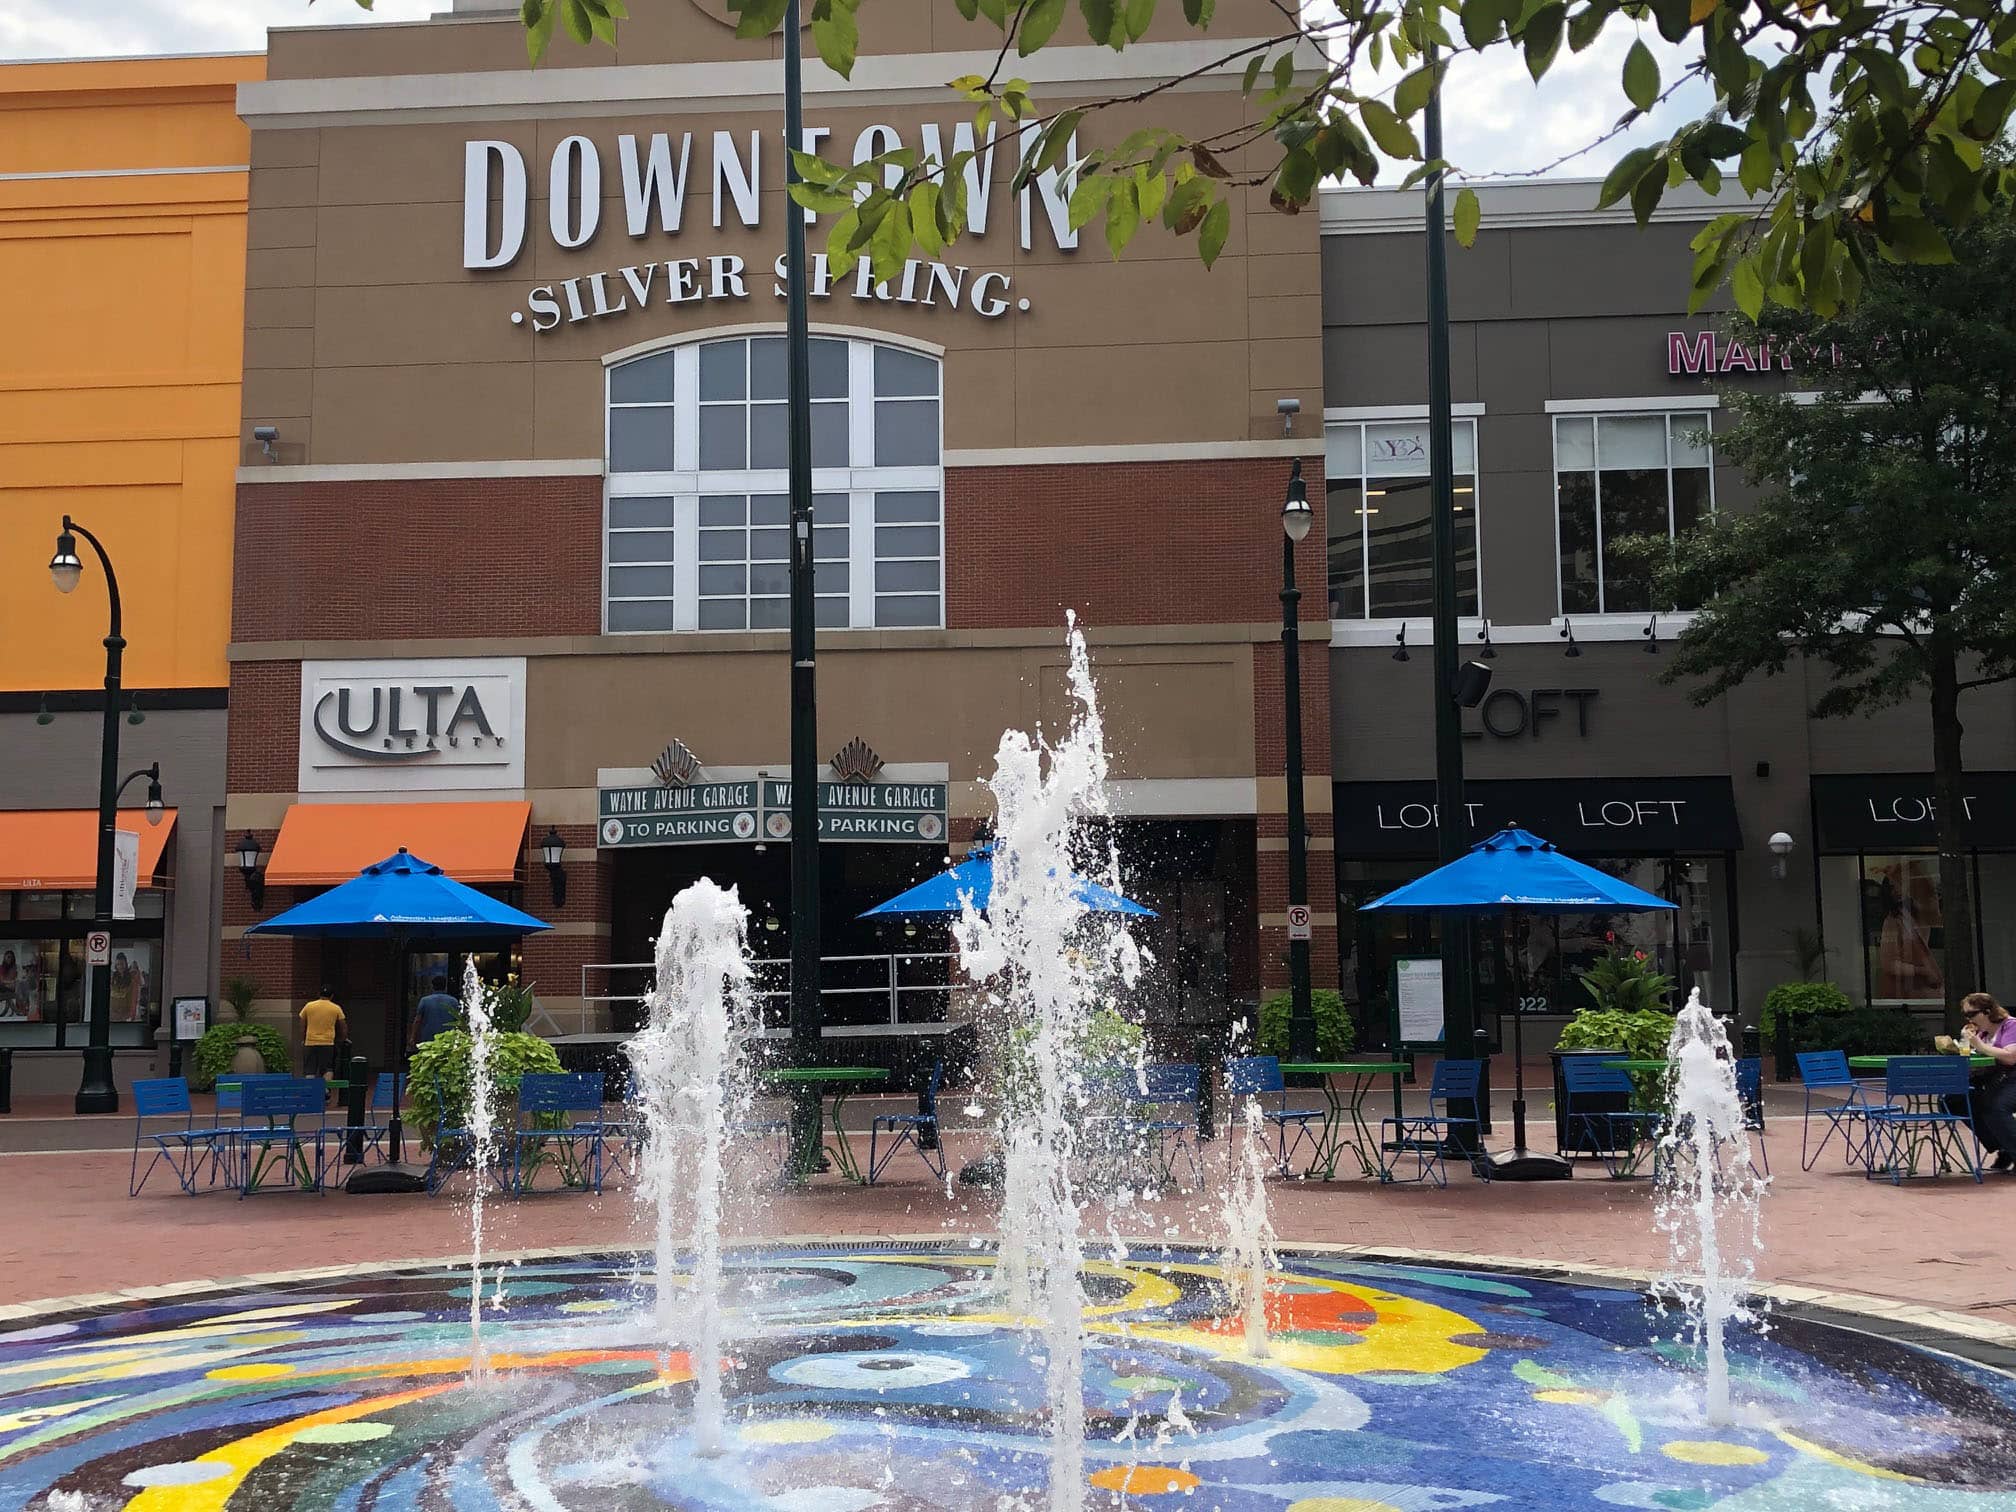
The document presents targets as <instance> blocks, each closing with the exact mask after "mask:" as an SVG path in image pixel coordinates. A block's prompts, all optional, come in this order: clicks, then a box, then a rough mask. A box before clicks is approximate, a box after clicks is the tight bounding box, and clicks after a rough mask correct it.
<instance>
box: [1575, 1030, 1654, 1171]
mask: <svg viewBox="0 0 2016 1512" xmlns="http://www.w3.org/2000/svg"><path fill="white" fill-rule="evenodd" d="M1561 1075H1562V1081H1563V1084H1564V1086H1565V1088H1566V1091H1567V1098H1566V1101H1565V1104H1564V1106H1563V1108H1562V1123H1563V1125H1564V1126H1565V1130H1566V1133H1567V1135H1568V1143H1567V1145H1566V1147H1565V1148H1563V1149H1562V1150H1561V1151H1560V1152H1559V1153H1560V1154H1562V1155H1566V1156H1570V1157H1577V1156H1583V1155H1593V1156H1595V1157H1596V1158H1597V1159H1599V1160H1601V1161H1602V1162H1603V1168H1604V1170H1606V1171H1608V1172H1609V1173H1610V1176H1611V1179H1612V1180H1620V1179H1622V1178H1624V1177H1626V1176H1631V1175H1635V1174H1636V1173H1637V1170H1638V1166H1639V1164H1640V1162H1642V1161H1643V1160H1644V1158H1645V1152H1646V1151H1647V1150H1648V1149H1649V1148H1651V1147H1652V1143H1653V1140H1654V1138H1655V1136H1656V1135H1657V1133H1658V1128H1659V1121H1660V1120H1659V1115H1658V1114H1656V1113H1645V1112H1641V1111H1639V1110H1637V1109H1634V1108H1631V1107H1629V1106H1628V1103H1629V1100H1630V1099H1631V1097H1632V1096H1633V1095H1634V1093H1635V1091H1636V1088H1635V1087H1634V1086H1633V1084H1632V1081H1631V1073H1630V1072H1628V1071H1625V1070H1622V1069H1620V1068H1618V1067H1615V1066H1606V1065H1604V1064H1603V1062H1602V1061H1600V1060H1597V1059H1595V1058H1593V1057H1586V1056H1579V1055H1570V1056H1566V1057H1564V1058H1563V1059H1562V1061H1561ZM1620 1095H1621V1096H1622V1097H1623V1098H1624V1099H1625V1102H1626V1104H1627V1106H1625V1107H1623V1108H1618V1107H1616V1106H1615V1103H1616V1101H1617V1099H1618V1097H1619V1096H1620ZM1592 1102H1600V1103H1601V1104H1602V1105H1603V1106H1600V1107H1592V1106H1591V1103H1592Z"/></svg>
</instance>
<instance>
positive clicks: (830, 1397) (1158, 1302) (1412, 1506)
mask: <svg viewBox="0 0 2016 1512" xmlns="http://www.w3.org/2000/svg"><path fill="white" fill-rule="evenodd" d="M994 1259H995V1257H994V1253H993V1251H992V1249H991V1248H981V1247H976V1246H973V1245H972V1242H971V1241H966V1240H959V1239H952V1240H947V1241H945V1242H943V1243H939V1244H935V1245H926V1244H921V1243H914V1244H913V1243H905V1244H899V1243H889V1244H845V1243H834V1244H808V1245H792V1246H783V1245H764V1246H752V1247H747V1248H732V1249H730V1250H729V1251H728V1253H727V1255H726V1257H725V1263H724V1266H723V1286H722V1300H723V1305H724V1307H723V1316H722V1338H723V1346H722V1347H723V1369H722V1376H721V1380H722V1393H723V1403H722V1423H723V1428H724V1430H725V1433H726V1438H727V1444H726V1452H725V1453H723V1454H720V1455H716V1456H708V1455H704V1454H701V1453H698V1452H696V1450H697V1449H698V1447H699V1446H698V1445H696V1442H695V1438H694V1423H695V1416H694V1407H695V1372H694V1370H693V1369H692V1361H691V1360H690V1359H689V1358H688V1357H687V1356H685V1355H683V1354H678V1353H675V1354H672V1355H671V1356H669V1357H668V1356H667V1355H666V1353H665V1350H664V1345H663V1337H664V1336H663V1331H662V1328H661V1327H660V1326H659V1325H658V1323H657V1322H656V1321H655V1315H654V1308H655V1297H656V1295H657V1282H658V1278H656V1277H654V1276H653V1275H651V1274H650V1273H649V1260H648V1257H641V1256H638V1255H634V1254H627V1253H623V1254H582V1255H575V1256H567V1257H563V1258H549V1259H541V1260H527V1261H525V1262H522V1263H518V1264H514V1265H511V1266H510V1267H508V1268H507V1270H506V1271H505V1273H504V1274H503V1276H502V1280H501V1287H502V1292H503V1297H504V1305H503V1307H502V1308H501V1309H496V1310H487V1309H486V1311H487V1316H486V1321H485V1328H484V1343H485V1347H486V1350H487V1352H488V1355H489V1365H490V1371H491V1374H490V1375H489V1377H488V1378H487V1379H483V1380H480V1381H477V1380H472V1378H471V1376H470V1373H469V1365H470V1360H469V1326H468V1284H469V1279H468V1272H467V1270H466V1269H464V1268H460V1267H457V1266H455V1265H453V1264H451V1263H448V1262H443V1263H442V1264H440V1265H438V1266H432V1267H427V1268H415V1269H388V1268H383V1267H373V1268H368V1269H364V1270H360V1271H359V1272H358V1273H356V1274H351V1275H346V1276H343V1277H340V1278H331V1277H329V1276H327V1275H308V1276H303V1277H301V1278H299V1279H296V1280H292V1281H281V1282H270V1283H262V1284H257V1285H247V1286H244V1287H241V1288H239V1289H236V1290H231V1291H221V1292H216V1293H209V1294H204V1295H200V1296H194V1297H188V1298H171V1299H167V1300H160V1301H152V1302H139V1301H135V1302H132V1303H128V1304H125V1305H120V1306H113V1307H107V1308H103V1309H94V1310H91V1311H86V1312H74V1313H67V1314H51V1315H49V1316H48V1317H46V1318H43V1319H40V1320H36V1321H35V1322H34V1323H33V1324H32V1326H16V1327H14V1328H13V1329H11V1330H10V1331H8V1332H6V1333H5V1334H4V1335H0V1507H4V1508H22V1509H41V1508H45V1507H48V1508H52V1509H63V1512H71V1509H86V1508H89V1509H99V1508H107V1509H109V1508H132V1509H135V1512H196V1509H226V1512H235V1509H242V1508H257V1509H259V1512H287V1509H304V1512H305V1509H309V1508H314V1509H327V1508H343V1509H357V1512H375V1509H392V1508H398V1509H402V1512H404V1509H416V1508H417V1509H422V1512H425V1509H433V1508H439V1509H451V1508H452V1509H455V1512H492V1509H496V1512H507V1509H511V1512H516V1509H542V1512H551V1509H567V1512H573V1509H591V1508H592V1509H596V1512H603V1509H613V1512H647V1509H659V1508H681V1509H695V1512H699V1509H708V1512H712V1509H745V1508H778V1509H786V1512H816V1509H826V1512H843V1509H867V1508H890V1509H921V1508H934V1509H969V1508H970V1509H987V1512H1004V1509H1023V1508H1036V1507H1041V1506H1044V1505H1046V1504H1047V1501H1048V1499H1049V1496H1050V1488H1049V1475H1050V1470H1051V1465H1052V1457H1051V1455H1050V1452H1049V1430H1048V1427H1047V1423H1046V1421H1045V1414H1044V1407H1045V1403H1046V1400H1047V1391H1048V1383H1047V1377H1046V1368H1045V1361H1044V1360H1043V1357H1042V1351H1041V1343H1040V1340H1041V1334H1040V1332H1038V1331H1037V1329H1036V1327H1035V1323H1036V1320H1035V1319H1033V1318H1029V1317H1016V1316H1013V1315H1011V1314H1010V1313H1008V1312H1007V1311H1006V1305H1005V1304H1006V1296H1005V1293H1004V1290H1003V1288H1002V1286H1001V1284H1000V1282H999V1279H998V1278H997V1277H996V1275H995V1265H994ZM666 1279H667V1280H669V1281H670V1282H671V1284H672V1285H673V1286H674V1287H678V1286H683V1285H684V1284H685V1281H686V1275H685V1272H684V1271H683V1270H682V1271H681V1272H680V1273H679V1274H677V1275H675V1276H673V1277H669V1278H666ZM1238 1279H1239V1278H1238V1277H1237V1276H1229V1277H1228V1275H1227V1274H1226V1272H1225V1271H1224V1270H1223V1269H1222V1268H1221V1261H1220V1257H1219V1256H1218V1255H1217V1254H1215V1253H1213V1252H1210V1251H1207V1250H1203V1249H1185V1248H1168V1247H1163V1246H1156V1247H1153V1248H1140V1249H1136V1250H1134V1251H1133V1252H1132V1253H1131V1254H1130V1255H1128V1256H1127V1257H1126V1258H1124V1259H1118V1260H1115V1259H1113V1258H1111V1257H1110V1256H1108V1255H1107V1254H1106V1253H1105V1252H1104V1251H1103V1250H1102V1251H1101V1252H1099V1258H1096V1259H1093V1258H1088V1260H1087V1262H1086V1264H1085V1265H1084V1267H1083V1270H1082V1275H1081V1281H1082V1286H1083V1295H1084V1308H1085V1312H1084V1338H1085V1354H1084V1367H1083V1382H1084V1386H1083V1389H1084V1407H1085V1435H1084V1459H1083V1465H1082V1470H1081V1473H1082V1475H1083V1488H1084V1494H1085V1502H1086V1505H1088V1506H1091V1507H1098V1508H1109V1507H1120V1506H1127V1507H1133V1508H1144V1509H1153V1508H1157V1507H1178V1506H1181V1507H1185V1508H1196V1509H1200V1512H1201V1509H1221V1512H1248V1509H1266V1512H1347V1509H1348V1512H1387V1509H1393V1512H1421V1509H1442V1508H1458V1507H1473V1506H1474V1507H1495V1508H1505V1509H1528V1508H1530V1509H1542V1508H1545V1509H1550V1512H1551V1509H1560V1512H1567V1509H1590V1512H1596V1509H1605V1508H1615V1507H1635V1508H1650V1509H1659V1508H1671V1509H1691V1508H1706V1507H1720V1508H1734V1509H1752V1508H1788V1507H1801V1508H1803V1507H1841V1508H1853V1509H1858V1512H1859V1509H1877V1508H1897V1509H1904V1512H1916V1509H1920V1508H1927V1509H1937V1508H1947V1507H1970V1508H1974V1507H1982V1506H1986V1505H1989V1504H1991V1503H1993V1502H1995V1501H1996V1500H1997V1499H1998V1498H1997V1497H1996V1496H1995V1495H1993V1493H2003V1494H2008V1493H2010V1492H2012V1491H2016V1434H2012V1432H2011V1431H2010V1429H2009V1427H2008V1426H2007V1425H2008V1424H2009V1423H2011V1422H2012V1421H2016V1380H2012V1378H2011V1377H2010V1376H2008V1375H2005V1374H2002V1373H2000V1372H1998V1371H1997V1370H1995V1369H1993V1368H1990V1367H1989V1366H1988V1365H1985V1364H1982V1363H1978V1362H1974V1361H1969V1360H1965V1359H1961V1358H1959V1357H1957V1356H1955V1355H1950V1354H1946V1353H1941V1352H1938V1351H1936V1350H1934V1349H1930V1348H1924V1347H1919V1346H1918V1345H1916V1344H1912V1343H1907V1342H1904V1341H1901V1340H1898V1339H1893V1338H1888V1337H1883V1336H1881V1335H1879V1334H1876V1333H1872V1332H1868V1331H1865V1330H1864V1329H1863V1328H1862V1327H1861V1326H1860V1325H1859V1324H1855V1323H1854V1322H1853V1321H1852V1320H1839V1321H1822V1320H1818V1319H1813V1318H1806V1317H1793V1316H1780V1317H1778V1318H1777V1319H1775V1320H1774V1322H1773V1324H1772V1326H1771V1328H1770V1329H1769V1331H1768V1332H1767V1333H1765V1334H1763V1335H1761V1336H1760V1335H1758V1334H1757V1333H1755V1332H1753V1331H1747V1330H1746V1331H1745V1332H1744V1333H1743V1334H1741V1335H1740V1336H1739V1337H1737V1338H1734V1339H1732V1340H1731V1343H1730V1367H1731V1377H1732V1380H1733V1381H1734V1383H1735V1389H1734V1396H1735V1401H1736V1408H1735V1412H1734V1414H1733V1418H1734V1420H1733V1422H1732V1423H1730V1424H1729V1425H1727V1426H1710V1424H1709V1423H1708V1422H1707V1421H1706V1420H1705V1419H1704V1417H1703V1416H1702V1413H1701V1410H1700V1404H1699V1389H1698V1377H1697V1376H1696V1374H1695V1372H1696V1370H1697V1368H1698V1367H1697V1364H1696V1362H1695V1359H1694V1358H1693V1356H1692V1354H1691V1352H1690V1351H1689V1349H1688V1348H1687V1346H1686V1345H1684V1344H1683V1343H1680V1342H1678V1341H1677V1340H1676V1338H1675V1329H1674V1326H1673V1319H1672V1318H1671V1317H1670V1316H1663V1315H1661V1314H1660V1313H1659V1312H1657V1311H1656V1310H1654V1309H1650V1308H1648V1307H1647V1306H1646V1305H1645V1302H1644V1300H1643V1298H1642V1297H1641V1295H1640V1294H1639V1293H1638V1292H1637V1291H1635V1290H1631V1289H1627V1288H1623V1287H1618V1286H1615V1285H1614V1284H1613V1285H1610V1286H1603V1285H1583V1284H1575V1283H1572V1282H1567V1281H1562V1280H1539V1279H1532V1278H1528V1277H1524V1276H1519V1275H1514V1274H1510V1273H1502V1272H1498V1271H1491V1270H1483V1269H1476V1270H1465V1269H1453V1268H1440V1267H1429V1266H1422V1265H1418V1264H1400V1263H1380V1262H1377V1261H1375V1260H1372V1259H1369V1258H1366V1257H1364V1256H1362V1255H1357V1254H1324V1253H1316V1252H1311V1251H1294V1250H1290V1249H1286V1248H1284V1250H1283V1253H1282V1254H1281V1255H1280V1257H1279V1264H1278V1265H1277V1266H1276V1267H1275V1268H1274V1269H1273V1270H1272V1271H1271V1272H1270V1275H1269V1281H1268V1287H1267V1295H1266V1309H1267V1314H1268V1319H1269V1324H1270V1329H1271V1338H1270V1340H1269V1349H1268V1354H1267V1357H1266V1358H1264V1359H1255V1358H1251V1357H1249V1355H1248V1353H1247V1351H1246V1349H1245V1347H1244V1333H1245V1325H1244V1319H1243V1317H1242V1315H1241V1309H1240V1303H1239V1288H1238V1286H1237V1285H1236V1284H1234V1283H1235V1282H1236V1281H1237V1280H1238ZM486 1284H494V1283H486ZM1984 1493H1989V1494H1987V1495H1984Z"/></svg>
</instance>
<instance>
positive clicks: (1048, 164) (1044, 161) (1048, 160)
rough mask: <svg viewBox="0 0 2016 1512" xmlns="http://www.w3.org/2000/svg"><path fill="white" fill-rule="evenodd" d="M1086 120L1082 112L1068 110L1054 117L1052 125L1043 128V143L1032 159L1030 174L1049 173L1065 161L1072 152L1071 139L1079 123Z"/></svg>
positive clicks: (1051, 121)
mask: <svg viewBox="0 0 2016 1512" xmlns="http://www.w3.org/2000/svg"><path fill="white" fill-rule="evenodd" d="M1084 119H1085V112H1084V111H1082V110H1066V111H1062V112H1060V113H1058V114H1057V115H1055V116H1053V117H1052V118H1051V120H1050V124H1049V125H1048V126H1045V127H1044V128H1043V142H1042V145H1041V146H1040V147H1039V148H1038V149H1037V150H1036V152H1035V154H1034V157H1033V159H1032V166H1031V168H1030V170H1029V171H1030V172H1031V173H1032V174H1033V173H1048V172H1049V171H1050V170H1051V169H1052V168H1055V167H1056V166H1057V165H1058V164H1059V163H1060V162H1062V161H1063V159H1064V154H1065V153H1066V152H1069V151H1070V150H1071V138H1072V136H1073V135H1074V134H1075V133H1076V132H1077V130H1078V123H1079V122H1080V121H1082V120H1084Z"/></svg>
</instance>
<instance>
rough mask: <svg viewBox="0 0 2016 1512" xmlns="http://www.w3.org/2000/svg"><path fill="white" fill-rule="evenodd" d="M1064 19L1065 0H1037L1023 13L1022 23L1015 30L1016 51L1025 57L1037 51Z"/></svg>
mask: <svg viewBox="0 0 2016 1512" xmlns="http://www.w3.org/2000/svg"><path fill="white" fill-rule="evenodd" d="M1063 19H1064V0H1035V3H1034V4H1032V5H1031V6H1030V7H1029V9H1028V10H1026V11H1024V12H1023V13H1022V24H1021V26H1019V27H1018V28H1016V31H1015V51H1016V52H1017V53H1019V54H1020V55H1021V56H1023V57H1025V58H1026V57H1028V56H1029V54H1031V53H1033V52H1035V51H1036V49H1037V48H1039V47H1041V46H1042V45H1043V44H1044V43H1045V42H1048V41H1049V40H1050V38H1051V37H1052V36H1053V35H1054V34H1055V33H1056V30H1057V23H1058V22H1060V21H1062V20H1063Z"/></svg>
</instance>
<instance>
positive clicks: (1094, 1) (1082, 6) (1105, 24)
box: [1078, 0, 1120, 47]
mask: <svg viewBox="0 0 2016 1512" xmlns="http://www.w3.org/2000/svg"><path fill="white" fill-rule="evenodd" d="M1078 9H1079V12H1080V13H1081V14H1082V15H1083V16H1084V17H1085V34H1086V35H1087V36H1088V37H1090V38H1091V39H1092V40H1093V41H1094V42H1097V43H1098V44H1099V45H1100V46H1101V47H1106V46H1110V45H1111V44H1112V41H1113V38H1114V35H1115V33H1116V31H1117V30H1118V27H1119V24H1120V14H1119V8H1118V7H1117V6H1116V5H1115V3H1114V0H1078Z"/></svg>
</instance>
